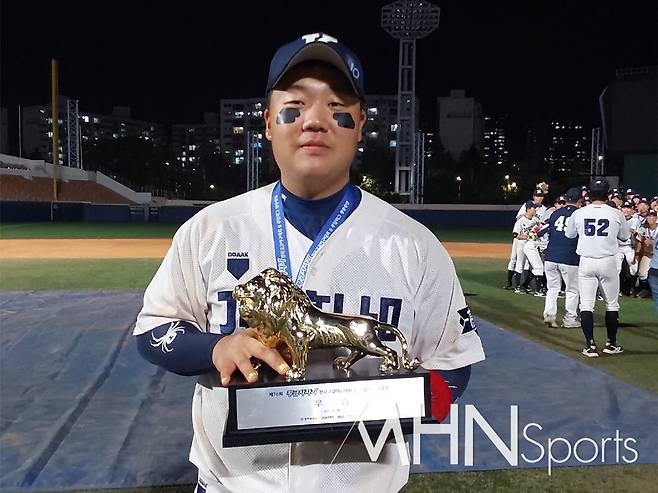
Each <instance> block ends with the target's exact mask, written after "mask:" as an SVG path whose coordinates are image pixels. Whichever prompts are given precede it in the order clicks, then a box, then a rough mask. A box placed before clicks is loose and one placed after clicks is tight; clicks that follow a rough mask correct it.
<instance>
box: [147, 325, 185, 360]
mask: <svg viewBox="0 0 658 493" xmlns="http://www.w3.org/2000/svg"><path fill="white" fill-rule="evenodd" d="M181 332H182V333H183V334H184V333H185V329H184V328H183V327H181V326H180V322H179V321H176V322H171V323H170V324H169V328H168V329H167V333H166V334H165V335H163V336H162V337H155V335H154V334H153V333H151V346H153V347H158V346H160V349H162V352H163V353H171V352H172V351H173V350H174V348H170V347H169V345H170V344H172V343H173V342H174V340H175V339H176V336H177V335H178V334H179V333H181Z"/></svg>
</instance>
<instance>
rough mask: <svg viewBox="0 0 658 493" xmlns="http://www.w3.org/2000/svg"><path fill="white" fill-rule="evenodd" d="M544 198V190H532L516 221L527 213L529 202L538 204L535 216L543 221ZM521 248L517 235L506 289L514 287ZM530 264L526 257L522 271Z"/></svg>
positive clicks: (509, 265) (510, 258) (513, 244)
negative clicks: (530, 196) (530, 197)
mask: <svg viewBox="0 0 658 493" xmlns="http://www.w3.org/2000/svg"><path fill="white" fill-rule="evenodd" d="M543 200H544V191H543V190H542V189H541V188H536V189H535V190H534V191H533V192H532V199H531V200H529V201H526V202H524V203H523V204H521V207H519V210H518V212H517V213H516V218H515V221H518V220H519V219H520V218H521V217H523V216H524V215H525V212H526V204H528V203H533V204H537V207H535V216H536V217H537V220H538V221H541V219H542V216H543V215H544V213H545V212H546V206H544V205H542V202H543ZM519 248H522V247H520V246H519V242H518V240H517V238H516V236H515V237H514V239H513V240H512V251H511V252H510V257H509V263H508V264H507V284H506V285H505V286H504V289H513V286H512V278H513V277H514V272H516V271H517V268H516V259H517V257H519V250H518V249H519ZM529 266H530V264H529V263H528V261H527V259H526V260H525V261H524V264H523V265H522V266H520V269H521V272H524V271H528V269H529ZM527 277H529V276H527Z"/></svg>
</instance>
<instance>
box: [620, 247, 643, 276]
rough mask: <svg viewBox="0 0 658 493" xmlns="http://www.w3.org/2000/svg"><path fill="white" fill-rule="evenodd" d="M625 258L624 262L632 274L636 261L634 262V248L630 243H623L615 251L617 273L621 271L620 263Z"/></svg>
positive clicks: (632, 274) (634, 271)
mask: <svg viewBox="0 0 658 493" xmlns="http://www.w3.org/2000/svg"><path fill="white" fill-rule="evenodd" d="M624 258H626V263H627V264H628V270H629V273H630V275H631V276H634V275H635V274H636V273H637V266H638V263H637V262H635V250H633V248H632V247H631V246H630V245H625V246H621V247H619V251H618V252H617V256H616V259H617V273H618V274H619V273H620V272H621V265H622V263H623V261H624Z"/></svg>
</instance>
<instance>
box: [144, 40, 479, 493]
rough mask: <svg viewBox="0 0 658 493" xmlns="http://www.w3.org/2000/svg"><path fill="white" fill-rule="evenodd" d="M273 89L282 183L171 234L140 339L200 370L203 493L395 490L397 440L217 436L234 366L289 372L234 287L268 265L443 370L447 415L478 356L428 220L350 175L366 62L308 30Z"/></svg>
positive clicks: (273, 132)
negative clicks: (250, 441)
mask: <svg viewBox="0 0 658 493" xmlns="http://www.w3.org/2000/svg"><path fill="white" fill-rule="evenodd" d="M266 91H267V96H268V101H267V110H266V111H265V112H264V119H265V135H266V138H267V139H268V140H270V141H271V143H272V150H273V154H274V158H275V160H276V163H277V165H278V166H279V169H280V171H281V180H280V181H278V182H276V183H275V184H271V185H268V186H265V187H263V188H260V189H257V190H254V191H251V192H248V193H246V194H243V195H240V196H237V197H234V198H232V199H229V200H226V201H224V202H219V203H216V204H213V205H211V206H209V207H206V208H205V209H203V210H202V211H200V212H199V213H198V214H196V215H195V216H194V217H193V218H192V219H190V220H189V221H187V222H186V223H185V224H184V225H183V226H182V227H181V228H180V229H179V230H178V231H177V233H176V235H175V236H174V240H173V243H172V246H171V248H170V249H169V251H168V253H167V255H166V257H165V259H164V261H163V263H162V265H161V266H160V268H159V269H158V271H157V272H156V274H155V277H154V278H153V280H152V281H151V283H150V284H149V286H148V288H147V290H146V292H145V294H144V307H143V309H142V311H141V312H140V314H139V316H138V319H137V324H136V327H135V331H134V333H135V335H136V336H137V337H136V339H137V343H138V347H139V349H140V352H141V353H142V354H143V355H144V356H145V357H146V358H147V359H148V360H149V361H151V362H153V363H155V364H158V365H161V366H163V367H165V368H167V369H169V370H171V371H175V372H177V373H181V374H187V375H199V377H198V382H197V385H196V388H195V391H194V397H193V401H192V424H193V428H194V438H193V441H192V448H191V452H190V460H191V461H192V462H193V463H194V464H195V465H196V466H197V468H198V471H199V490H201V489H204V490H205V491H207V492H208V493H218V492H226V491H238V492H243V491H249V492H284V491H286V492H288V491H291V492H302V491H303V492H306V491H318V492H320V491H331V492H333V491H341V492H351V491H354V492H362V491H398V490H399V489H400V488H402V487H403V485H404V484H405V483H406V482H407V480H408V476H409V466H406V465H404V464H403V463H402V462H401V460H400V456H399V453H398V448H397V447H396V446H395V444H394V443H389V444H386V445H385V446H384V449H383V451H382V453H381V454H380V456H379V459H378V460H377V461H374V462H373V461H371V460H370V457H369V455H368V453H367V451H366V449H365V447H364V445H363V444H362V443H361V442H360V441H359V440H356V441H348V442H346V443H344V444H339V443H335V444H334V443H327V442H324V443H318V442H305V443H290V444H272V445H262V446H256V447H236V448H224V447H223V444H222V433H223V427H224V423H225V420H226V416H227V406H228V399H227V390H226V388H225V386H226V385H228V384H230V382H231V380H232V378H233V374H234V373H235V372H240V373H242V374H243V375H244V377H245V378H246V379H247V381H248V382H256V381H257V379H258V372H257V371H256V369H255V368H254V367H253V365H252V361H251V359H252V358H257V359H259V360H261V361H263V362H264V363H266V364H267V365H269V366H270V367H272V368H274V369H275V370H277V371H279V372H280V373H281V374H284V373H285V372H286V370H287V369H288V367H287V365H286V363H285V361H284V360H283V358H282V357H281V355H280V354H279V353H278V352H277V351H276V350H274V349H268V348H267V347H265V346H264V345H262V344H261V343H260V342H259V341H258V340H257V339H256V338H255V334H254V332H253V329H243V328H242V327H241V326H240V324H239V319H238V314H237V312H236V306H235V302H234V301H233V298H232V296H231V294H232V291H233V289H234V287H235V286H236V285H237V284H240V283H243V282H245V281H246V280H248V279H250V278H251V277H253V276H254V275H256V274H258V273H259V272H261V271H262V270H263V269H265V268H268V267H275V266H276V267H277V268H278V269H279V270H281V271H282V272H284V273H286V274H287V275H289V276H290V277H291V279H293V280H294V281H295V282H296V284H297V285H298V286H300V287H301V288H302V289H303V290H305V291H306V293H307V294H308V295H309V297H310V298H311V299H312V300H313V302H314V303H315V304H316V306H318V307H319V308H321V309H323V310H326V311H333V312H339V313H345V314H351V313H354V314H358V313H361V314H364V315H370V316H372V317H376V318H377V319H379V320H382V321H384V320H385V321H387V322H389V323H393V324H394V325H397V326H398V327H399V328H400V330H401V331H402V332H403V333H404V335H405V336H406V339H407V341H409V346H410V347H409V351H410V355H411V357H418V358H419V359H420V361H421V364H422V365H423V366H424V367H425V368H428V369H433V370H431V371H430V375H431V381H432V413H433V415H434V416H435V417H437V418H439V419H441V418H442V417H444V416H445V414H446V413H447V410H448V409H449V404H450V401H451V397H453V398H454V397H456V396H458V395H459V393H460V392H461V391H462V390H463V388H464V386H465V382H466V381H467V380H468V375H469V374H470V365H471V364H473V363H475V362H477V361H480V360H482V359H484V352H483V349H482V345H481V342H480V338H479V335H478V333H477V331H476V330H475V325H474V322H473V319H472V317H471V315H470V311H469V309H468V307H467V305H466V302H465V300H464V295H463V293H462V289H461V286H460V284H459V280H458V279H457V276H456V274H455V269H454V266H453V264H452V261H451V260H450V257H449V256H448V254H447V252H446V250H445V249H444V248H443V246H442V245H441V244H440V243H439V242H438V240H437V239H436V237H435V236H434V235H433V234H432V233H431V232H430V231H429V230H428V229H427V228H425V227H424V226H422V225H421V224H420V223H418V222H416V221H414V220H412V219H411V218H410V217H408V216H407V215H405V214H404V213H402V212H400V211H398V210H397V209H395V208H394V207H392V206H391V205H389V204H387V203H386V202H384V201H382V200H380V199H378V198H376V197H375V196H373V195H370V194H368V193H367V192H365V191H363V190H361V189H359V188H357V187H356V186H354V185H352V184H350V183H349V172H350V164H351V163H352V161H353V159H354V156H355V154H356V150H357V145H358V142H359V141H360V139H361V135H362V129H363V125H364V123H365V120H366V115H365V111H364V108H363V101H364V89H363V69H362V67H361V64H360V62H359V61H358V59H357V58H356V56H355V55H354V54H353V53H352V52H351V51H350V50H348V49H347V48H346V47H345V46H344V45H342V44H341V43H339V42H338V40H336V39H335V38H333V37H331V36H328V35H326V34H322V33H316V34H311V35H306V36H303V37H302V38H300V39H298V40H295V41H293V42H291V43H289V44H287V45H284V46H283V47H281V48H280V49H279V50H278V51H277V52H276V53H275V55H274V57H273V59H272V62H271V65H270V70H269V75H268V83H267V89H266ZM357 366H358V363H357ZM434 370H438V372H437V371H434ZM439 373H440V375H439ZM441 376H443V377H444V378H445V379H447V380H448V381H449V382H450V387H451V388H450V389H449V388H448V384H446V382H445V380H443V379H442V378H441ZM437 390H438V394H437V393H436V391H437ZM446 393H447V395H448V399H447V405H446V399H445V396H446ZM442 396H443V397H442ZM435 403H436V404H438V407H439V409H438V411H440V412H438V411H437V410H436V408H435ZM263 412H267V410H263ZM437 413H438V415H437ZM440 414H443V416H441V415H440Z"/></svg>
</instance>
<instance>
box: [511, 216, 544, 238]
mask: <svg viewBox="0 0 658 493" xmlns="http://www.w3.org/2000/svg"><path fill="white" fill-rule="evenodd" d="M537 224H539V219H537V215H535V216H534V217H533V218H532V219H528V218H527V217H525V216H521V217H520V218H518V219H517V220H516V222H515V223H514V228H512V233H516V234H517V235H527V234H528V233H530V230H531V229H532V228H533V227H534V226H535V225H537Z"/></svg>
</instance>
